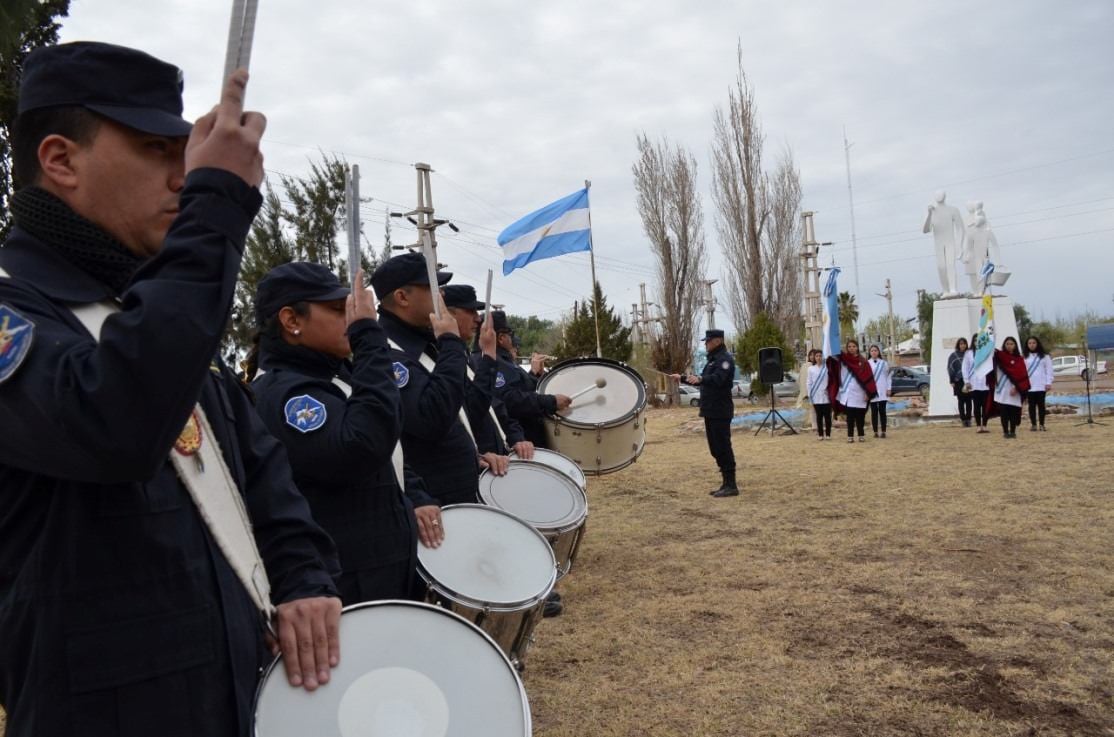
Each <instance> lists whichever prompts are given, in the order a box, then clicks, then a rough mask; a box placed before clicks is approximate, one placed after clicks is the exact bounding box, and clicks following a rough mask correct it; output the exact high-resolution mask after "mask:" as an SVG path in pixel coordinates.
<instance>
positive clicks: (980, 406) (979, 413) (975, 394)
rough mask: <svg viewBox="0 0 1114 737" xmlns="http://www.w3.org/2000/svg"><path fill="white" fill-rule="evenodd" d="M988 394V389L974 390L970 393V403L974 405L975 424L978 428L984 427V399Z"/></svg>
mask: <svg viewBox="0 0 1114 737" xmlns="http://www.w3.org/2000/svg"><path fill="white" fill-rule="evenodd" d="M989 394H990V390H989V389H975V390H973V391H972V392H971V403H972V405H974V410H975V424H976V425H977V426H979V427H986V421H987V420H988V419H989V418H988V417H986V398H987V396H988V395H989Z"/></svg>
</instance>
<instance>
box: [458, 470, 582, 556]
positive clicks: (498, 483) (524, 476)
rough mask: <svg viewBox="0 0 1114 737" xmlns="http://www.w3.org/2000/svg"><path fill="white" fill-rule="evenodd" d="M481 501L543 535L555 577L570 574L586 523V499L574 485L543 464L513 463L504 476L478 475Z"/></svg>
mask: <svg viewBox="0 0 1114 737" xmlns="http://www.w3.org/2000/svg"><path fill="white" fill-rule="evenodd" d="M480 498H481V499H483V501H484V503H485V504H490V505H491V506H493V507H498V508H499V509H503V510H505V511H507V512H510V513H511V514H513V515H514V516H515V517H518V518H520V519H522V520H523V521H525V522H526V523H528V524H529V525H530V526H531V527H533V528H534V529H536V530H537V531H538V532H540V533H541V534H542V535H544V536H545V539H546V540H548V541H549V544H550V545H551V546H553V556H554V558H556V560H557V570H558V576H563V575H565V574H566V573H568V572H569V570H570V569H571V568H572V564H573V561H574V560H575V559H576V551H577V550H578V549H579V547H580V540H581V538H582V537H583V535H584V522H585V520H587V519H588V497H587V496H585V494H584V490H583V489H581V488H580V487H579V486H577V484H576V482H575V481H573V480H572V479H571V478H569V477H568V476H566V475H565V474H563V473H561V472H560V471H558V470H557V469H555V468H552V467H551V466H547V465H545V464H544V463H538V462H536V461H521V460H513V461H511V462H510V463H509V464H508V468H507V475H506V476H496V475H495V474H492V473H488V472H487V471H485V472H484V473H482V474H481V475H480Z"/></svg>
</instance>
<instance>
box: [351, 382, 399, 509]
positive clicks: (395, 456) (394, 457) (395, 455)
mask: <svg viewBox="0 0 1114 737" xmlns="http://www.w3.org/2000/svg"><path fill="white" fill-rule="evenodd" d="M333 384H334V385H335V386H336V387H337V388H339V389H340V390H341V391H342V392H344V396H346V397H350V396H352V387H351V386H350V385H349V384H348V382H346V381H344V380H342V379H339V378H337V377H336V376H334V377H333ZM404 462H405V461H404V458H403V456H402V442H401V441H395V449H394V450H393V451H391V465H392V466H394V467H395V478H396V479H398V488H399V491H401V492H402V493H403V494H405V493H406V482H405V480H404V479H403V464H404Z"/></svg>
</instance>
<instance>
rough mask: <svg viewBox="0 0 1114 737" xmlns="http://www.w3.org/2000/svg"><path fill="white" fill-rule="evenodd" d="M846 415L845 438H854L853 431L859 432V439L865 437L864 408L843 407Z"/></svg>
mask: <svg viewBox="0 0 1114 737" xmlns="http://www.w3.org/2000/svg"><path fill="white" fill-rule="evenodd" d="M844 410H845V411H846V413H847V437H849V438H852V437H854V436H855V429H856V428H858V430H859V437H860V438H861V437H863V436H864V435H866V407H845V408H844Z"/></svg>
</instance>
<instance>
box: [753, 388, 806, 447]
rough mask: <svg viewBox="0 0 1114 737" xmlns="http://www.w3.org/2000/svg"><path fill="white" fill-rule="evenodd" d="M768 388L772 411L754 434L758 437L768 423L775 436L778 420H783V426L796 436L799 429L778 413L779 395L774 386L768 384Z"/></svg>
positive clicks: (763, 419) (771, 432) (771, 433)
mask: <svg viewBox="0 0 1114 737" xmlns="http://www.w3.org/2000/svg"><path fill="white" fill-rule="evenodd" d="M766 388H767V389H769V390H770V411H769V412H767V413H766V416H765V417H763V418H762V424H761V425H759V426H758V429H757V430H755V431H754V434H755V435H757V434H758V433H760V432H762V428H764V427H765V426H766V423H767V422H769V423H770V435H771V436H773V434H774V431H775V430H776V429H777V422H778V420H781V422H782V424H784V425H785V426H786V427H787V428H789V432H791V433H793V434H794V435H796V434H797V429H796V428H795V427H793V426H792V425H790V424H789V420H787V419H785V418H784V417H782V416H781V413H780V412H778V411H777V406H776V405H777V393H776V392H774V387H773V385H772V384H766Z"/></svg>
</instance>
